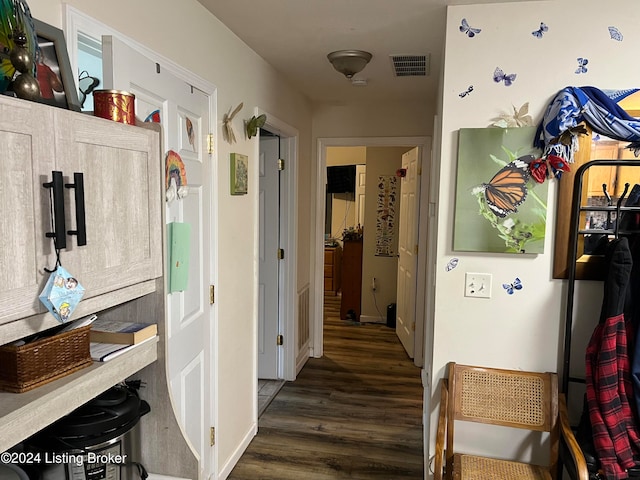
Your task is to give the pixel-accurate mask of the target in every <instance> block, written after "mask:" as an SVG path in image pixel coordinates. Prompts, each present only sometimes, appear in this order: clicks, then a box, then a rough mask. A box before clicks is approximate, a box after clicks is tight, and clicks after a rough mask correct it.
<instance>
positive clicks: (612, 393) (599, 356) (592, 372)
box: [586, 314, 640, 480]
mask: <svg viewBox="0 0 640 480" xmlns="http://www.w3.org/2000/svg"><path fill="white" fill-rule="evenodd" d="M631 330H632V328H631V322H625V319H624V315H622V314H621V315H617V316H615V317H611V318H607V319H606V320H605V321H604V323H601V324H599V325H598V326H597V327H596V329H595V330H594V332H593V335H592V337H591V340H590V342H589V345H588V346H587V355H586V360H587V362H586V374H587V376H586V379H587V404H588V406H589V418H590V420H591V426H592V428H593V444H594V446H595V448H596V452H597V453H598V458H599V460H600V464H601V467H602V469H603V470H604V473H605V475H606V478H607V479H608V480H619V479H626V478H628V476H627V473H626V469H627V468H631V467H633V466H635V464H636V462H635V461H634V455H637V454H638V453H640V434H639V433H638V431H637V428H636V422H635V417H634V414H633V411H632V409H631V405H634V400H633V386H632V383H631V373H630V362H629V354H628V349H627V338H633V336H632V331H631Z"/></svg>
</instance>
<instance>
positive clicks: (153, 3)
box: [29, 0, 312, 469]
mask: <svg viewBox="0 0 640 480" xmlns="http://www.w3.org/2000/svg"><path fill="white" fill-rule="evenodd" d="M66 3H68V4H69V5H71V6H73V7H75V8H77V9H79V10H80V11H82V12H84V13H86V14H87V15H89V16H91V17H93V18H96V19H97V20H99V21H100V22H102V23H105V24H107V25H108V26H110V27H111V28H113V29H115V30H117V31H119V32H121V33H123V34H124V35H126V36H128V37H131V38H133V39H134V40H136V41H138V42H139V43H141V44H143V45H145V46H147V47H148V48H149V49H151V50H153V51H155V52H157V53H159V54H160V55H163V56H164V57H167V58H169V59H170V60H172V61H173V62H175V63H176V64H179V65H181V66H183V67H184V68H185V69H187V70H189V71H191V72H193V73H195V74H197V75H199V76H200V77H202V78H204V79H205V80H207V81H209V82H211V83H213V84H214V85H216V86H217V88H218V93H217V100H218V112H217V116H218V119H222V116H223V114H224V113H226V112H227V111H228V110H229V109H230V108H231V107H235V106H236V105H237V104H239V103H240V102H244V109H243V110H242V111H241V112H240V113H239V114H238V115H237V117H236V119H237V120H236V122H235V123H236V132H237V133H236V136H237V138H238V143H237V144H235V145H233V146H230V145H229V144H227V143H226V142H224V141H223V140H222V134H221V125H220V122H218V123H219V124H218V126H217V139H218V140H217V145H216V146H215V148H216V149H217V161H218V165H217V170H218V179H219V183H218V185H217V186H215V187H214V192H215V194H216V199H215V201H216V203H217V208H218V215H219V217H218V218H219V232H218V244H217V245H216V246H215V248H217V250H218V255H217V257H218V279H219V285H217V286H216V301H217V309H218V322H219V324H218V346H219V348H218V365H219V376H218V385H217V387H218V388H217V391H218V400H219V404H218V425H217V431H216V437H217V448H218V468H219V469H225V468H229V462H230V461H232V460H233V459H234V458H235V457H236V456H237V455H238V454H239V452H238V448H239V447H240V446H241V445H242V444H243V442H246V441H247V438H248V437H250V435H251V433H252V431H253V429H254V428H255V420H256V419H255V414H254V412H255V402H256V399H255V398H254V397H255V396H254V395H253V392H255V382H256V378H257V373H256V343H255V337H256V322H257V308H258V307H257V302H256V292H255V291H254V285H255V284H256V282H257V256H256V239H257V227H258V222H257V212H256V211H257V205H258V201H257V193H258V189H257V185H258V174H257V169H256V164H257V159H256V158H252V156H253V154H254V152H256V151H257V148H256V147H255V146H254V142H255V141H257V140H256V139H255V137H254V138H253V139H251V140H246V139H244V135H243V134H242V120H243V119H248V118H250V117H251V116H252V115H253V114H254V112H255V109H256V108H260V109H262V110H263V111H267V112H270V113H271V114H272V115H274V116H275V117H277V118H278V119H279V120H280V121H282V122H285V123H287V124H288V125H290V126H292V127H293V128H295V129H297V130H298V132H299V135H300V137H299V142H298V148H299V152H298V155H299V156H298V158H299V166H298V192H299V193H300V195H299V198H298V199H297V202H298V255H299V258H300V259H301V260H300V261H299V262H298V279H297V283H298V285H297V286H298V287H300V286H303V285H306V284H308V283H309V281H310V280H309V279H310V264H309V262H308V261H307V259H308V258H309V250H310V240H309V239H310V225H311V223H310V217H311V215H310V214H309V212H310V207H311V200H310V199H311V197H310V195H309V192H310V191H311V171H312V170H311V165H310V158H311V106H310V104H309V102H308V101H307V100H306V99H305V97H303V96H302V95H300V94H299V93H298V92H296V91H294V90H293V89H292V88H291V87H290V86H289V85H288V84H287V81H286V80H285V79H283V78H281V77H280V76H279V75H278V74H277V73H276V72H275V70H274V69H273V68H271V67H270V66H269V65H268V64H266V62H264V61H263V60H262V59H261V58H260V57H259V56H258V55H257V54H255V53H254V52H253V51H252V50H250V49H249V48H248V47H247V46H246V45H245V44H244V43H243V42H242V41H240V40H239V39H238V38H237V37H236V36H235V35H234V34H233V33H232V32H231V31H230V30H229V29H227V28H226V27H225V26H224V25H223V24H222V23H221V22H219V21H218V20H217V19H216V18H215V17H214V16H213V15H211V14H210V13H209V12H208V11H206V10H205V9H204V8H203V7H202V6H201V5H200V4H199V3H197V2H196V1H195V0H181V1H180V2H175V1H173V0H139V1H136V2H130V1H126V0H111V1H109V2H103V1H96V0H93V1H86V0H70V1H68V2H66ZM29 6H30V8H31V12H32V14H33V16H34V17H35V18H37V19H39V20H42V21H44V22H46V23H49V24H51V25H53V26H56V27H58V28H61V27H62V0H29ZM231 152H238V153H243V154H246V155H249V163H250V166H249V169H250V172H249V176H250V178H249V194H248V195H245V196H240V197H238V196H233V197H232V196H231V195H230V194H229V180H228V179H229V154H230V153H231ZM240 453H241V452H240Z"/></svg>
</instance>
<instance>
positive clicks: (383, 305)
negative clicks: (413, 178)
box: [360, 147, 408, 322]
mask: <svg viewBox="0 0 640 480" xmlns="http://www.w3.org/2000/svg"><path fill="white" fill-rule="evenodd" d="M407 150H408V148H407V147H368V148H367V184H366V189H365V192H366V193H365V212H364V218H365V229H364V237H363V244H362V302H361V311H360V313H361V315H363V316H364V317H371V318H363V319H362V321H372V320H376V321H380V320H382V322H386V319H387V305H389V304H390V303H395V302H396V287H397V282H396V280H397V275H398V257H397V256H395V254H394V256H392V257H377V256H376V255H375V249H376V218H377V206H378V177H379V176H380V175H395V173H396V170H398V169H399V168H401V167H402V154H403V153H404V152H406V151H407ZM398 180H399V179H398ZM395 211H396V218H395V224H394V227H395V228H394V242H393V252H394V253H395V252H397V251H398V231H399V224H400V181H398V183H397V196H396V204H395ZM372 277H376V292H375V296H374V293H373V291H372V289H371V278H372ZM380 317H382V318H380Z"/></svg>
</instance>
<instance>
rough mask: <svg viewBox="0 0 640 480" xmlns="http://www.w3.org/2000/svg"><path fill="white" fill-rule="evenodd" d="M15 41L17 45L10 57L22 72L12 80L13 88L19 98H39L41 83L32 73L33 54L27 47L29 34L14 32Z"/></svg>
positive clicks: (16, 67)
mask: <svg viewBox="0 0 640 480" xmlns="http://www.w3.org/2000/svg"><path fill="white" fill-rule="evenodd" d="M13 41H14V42H15V46H14V47H13V48H12V49H11V51H10V52H9V59H10V60H11V63H12V64H13V66H14V67H15V69H16V70H17V71H18V72H20V74H19V75H17V76H16V77H15V78H14V79H13V82H11V89H12V90H13V91H14V92H15V94H16V95H17V96H18V98H22V99H25V100H37V99H39V98H40V84H39V83H38V80H36V77H34V76H33V74H32V73H31V72H32V71H33V55H31V52H29V50H27V48H26V47H25V45H26V44H27V36H26V35H25V34H24V33H23V32H14V34H13Z"/></svg>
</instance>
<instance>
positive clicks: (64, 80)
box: [33, 18, 80, 111]
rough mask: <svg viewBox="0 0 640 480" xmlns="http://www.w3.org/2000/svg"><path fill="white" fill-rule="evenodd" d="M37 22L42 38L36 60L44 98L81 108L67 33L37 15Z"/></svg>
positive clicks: (58, 103)
mask: <svg viewBox="0 0 640 480" xmlns="http://www.w3.org/2000/svg"><path fill="white" fill-rule="evenodd" d="M33 23H34V25H35V27H36V36H37V38H38V45H37V47H36V55H35V59H34V60H35V63H36V79H37V80H38V83H39V84H40V95H41V99H40V102H41V103H46V104H48V105H53V106H55V107H60V108H66V109H68V110H76V111H80V105H79V103H78V92H77V90H76V83H75V81H74V78H73V73H72V72H71V63H70V62H69V54H68V53H67V43H66V42H65V39H64V33H63V32H62V30H60V29H59V28H56V27H53V26H51V25H49V24H48V23H44V22H41V21H40V20H37V19H35V18H34V19H33Z"/></svg>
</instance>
